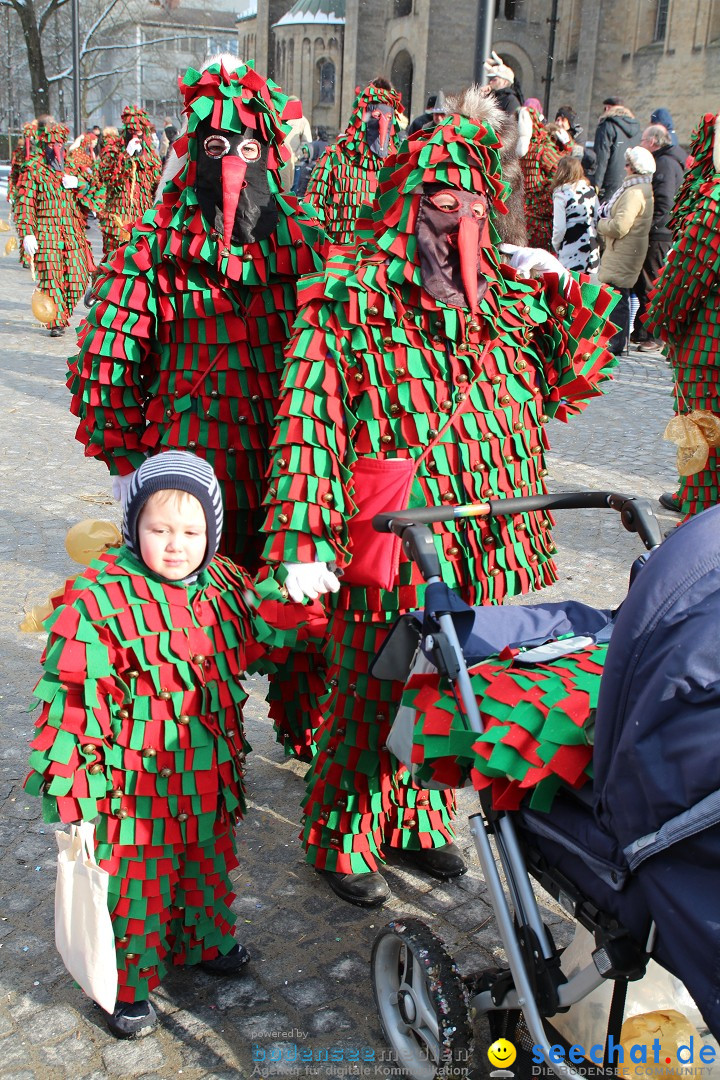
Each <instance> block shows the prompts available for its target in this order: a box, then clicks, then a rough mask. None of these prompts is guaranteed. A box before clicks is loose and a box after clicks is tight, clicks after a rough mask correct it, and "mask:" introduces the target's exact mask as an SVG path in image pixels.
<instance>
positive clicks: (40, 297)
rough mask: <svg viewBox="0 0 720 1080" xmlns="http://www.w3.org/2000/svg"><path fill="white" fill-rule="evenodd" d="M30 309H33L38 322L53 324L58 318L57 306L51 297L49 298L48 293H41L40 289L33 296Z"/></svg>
mask: <svg viewBox="0 0 720 1080" xmlns="http://www.w3.org/2000/svg"><path fill="white" fill-rule="evenodd" d="M30 307H31V308H32V313H33V315H34V316H35V318H36V319H37V321H38V322H41V323H51V322H52V321H53V320H54V319H56V318H57V313H58V309H57V304H56V303H55V301H54V300H53V298H52V297H51V296H48V294H47V293H44V292H41V291H40V289H36V290H35V292H34V293H33V294H32V299H31V301H30Z"/></svg>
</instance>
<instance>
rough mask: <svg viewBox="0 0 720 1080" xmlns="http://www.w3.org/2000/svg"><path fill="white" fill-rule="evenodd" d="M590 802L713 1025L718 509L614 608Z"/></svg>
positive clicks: (683, 535)
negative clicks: (617, 609) (632, 872)
mask: <svg viewBox="0 0 720 1080" xmlns="http://www.w3.org/2000/svg"><path fill="white" fill-rule="evenodd" d="M593 761H594V769H595V782H594V797H595V810H596V813H597V816H598V818H599V820H600V822H601V823H602V825H603V827H604V828H605V829H606V830H607V832H609V833H610V834H611V835H613V836H615V837H616V838H617V840H618V841H619V843H620V844H621V845H622V847H623V849H624V850H625V854H626V857H627V859H628V862H629V864H630V866H631V868H632V869H633V870H635V871H636V873H637V875H638V879H639V881H640V883H641V885H642V887H643V890H644V893H645V895H646V898H647V902H648V905H649V908H650V911H651V913H652V916H653V918H654V920H655V922H656V924H657V927H658V947H657V952H656V955H657V958H658V959H659V960H660V961H661V963H663V964H665V966H666V967H669V968H670V970H672V971H674V972H675V973H676V974H677V975H678V976H679V977H680V978H681V979H682V980H683V982H684V983H685V985H686V986H687V988H688V990H689V991H690V993H691V994H692V995H693V997H694V998H695V1000H696V1002H697V1004H698V1007H699V1008H700V1010H701V1012H702V1013H703V1015H704V1017H705V1019H706V1021H707V1023H708V1025H709V1027H710V1029H711V1030H712V1031H713V1033H714V1034H715V1035H718V1034H719V1033H720V506H718V507H714V508H713V509H711V510H707V511H705V513H703V514H700V515H698V516H697V517H695V518H693V519H692V520H690V521H688V522H687V523H686V524H684V525H681V526H680V527H679V528H678V529H677V530H675V532H673V533H672V534H671V535H670V536H669V537H668V539H667V540H666V541H665V542H664V543H663V544H662V546H661V547H660V548H659V549H658V550H657V551H656V552H655V553H654V554H653V555H652V556H651V557H650V559H649V560H648V562H647V564H646V565H645V566H644V567H643V569H642V571H641V572H640V573H639V574H638V575H637V577H636V579H635V581H634V583H633V585H632V587H631V589H630V592H629V593H628V596H627V599H626V600H625V602H624V604H623V605H622V607H621V609H620V612H619V613H618V616H617V619H616V622H615V629H614V632H613V636H612V639H611V642H610V647H609V650H608V655H607V659H606V662H605V669H604V673H603V678H602V683H601V689H600V698H599V702H598V709H597V718H596V725H595V748H594V755H593Z"/></svg>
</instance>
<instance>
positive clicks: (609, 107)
mask: <svg viewBox="0 0 720 1080" xmlns="http://www.w3.org/2000/svg"><path fill="white" fill-rule="evenodd" d="M603 106H604V109H605V111H604V113H603V115H602V116H601V117H600V120H599V122H598V126H597V129H596V131H595V145H594V149H595V154H596V156H597V162H596V164H595V173H594V175H593V176H591V177H590V181H591V182H592V183H593V184H594V185H595V187H596V188H597V190H598V195H599V196H600V198H601V200H603V199H608V198H610V196H611V195H612V194H613V192H614V191H616V190H617V189H618V188H619V187H620V185H621V184H622V182H623V179H624V176H625V172H624V168H625V157H624V154H625V151H626V150H627V148H628V147H629V146H637V144H638V143H639V142H640V121H639V120H638V119H637V118H636V117H635V116H633V114H632V113H631V112H630V110H629V109H626V108H625V106H624V105H623V103H622V101H621V100H620V98H615V97H611V98H605V101H604V102H603Z"/></svg>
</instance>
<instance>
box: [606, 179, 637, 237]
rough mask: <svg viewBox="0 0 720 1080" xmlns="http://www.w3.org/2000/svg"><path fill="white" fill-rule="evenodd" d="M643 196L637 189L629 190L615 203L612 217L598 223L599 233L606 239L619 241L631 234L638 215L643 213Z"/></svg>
mask: <svg viewBox="0 0 720 1080" xmlns="http://www.w3.org/2000/svg"><path fill="white" fill-rule="evenodd" d="M643 206H644V202H643V196H642V193H641V192H639V191H638V189H637V187H634V188H628V189H627V190H626V191H624V192H623V194H622V195H621V196H620V198H619V199H618V201H617V202H616V203H615V205H614V207H613V209H612V212H611V215H610V217H607V218H601V219H600V221H599V222H598V233H599V234H600V236H603V237H605V239H611V240H619V239H620V238H621V237H623V236H627V234H628V233H629V232H630V230H631V228H632V227H633V224H634V223H635V219H636V218H637V216H638V214H641V213H642V211H643Z"/></svg>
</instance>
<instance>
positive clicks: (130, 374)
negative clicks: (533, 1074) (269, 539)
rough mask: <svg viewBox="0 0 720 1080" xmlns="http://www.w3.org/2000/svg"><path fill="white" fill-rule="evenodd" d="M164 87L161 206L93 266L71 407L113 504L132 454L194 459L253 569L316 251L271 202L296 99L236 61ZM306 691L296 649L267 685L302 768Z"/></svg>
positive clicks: (281, 197) (299, 212) (312, 721)
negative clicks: (180, 118) (286, 381)
mask: <svg viewBox="0 0 720 1080" xmlns="http://www.w3.org/2000/svg"><path fill="white" fill-rule="evenodd" d="M180 88H181V91H182V94H183V97H184V100H185V113H186V116H187V131H186V132H185V134H183V135H181V136H180V138H179V139H178V140H177V141H176V142H175V143H174V144H173V148H172V151H171V159H170V160H169V163H168V165H166V176H168V177H169V179H168V181H167V183H166V185H165V188H164V194H163V198H162V201H161V202H160V203H159V204H158V205H157V206H155V207H153V208H152V209H151V210H149V211H148V212H147V213H146V214H145V216H144V218H143V220H142V222H140V223H138V224H137V225H136V226H135V228H134V229H133V231H132V236H131V238H130V240H129V242H128V243H127V244H126V245H125V246H124V247H123V248H120V250H119V251H117V252H116V253H115V255H114V256H113V257H112V258H111V259H110V261H109V263H108V264H107V266H106V267H104V268H103V269H104V275H103V276H102V277H101V279H100V281H99V282H98V284H97V286H96V289H95V292H96V295H97V302H96V303H95V305H94V307H93V308H92V310H91V311H90V312H89V314H88V316H87V320H86V322H84V323H83V325H82V327H81V329H80V336H79V343H80V353H79V355H78V356H77V357H75V358H74V359H73V360H71V363H70V372H71V373H70V379H69V383H68V385H69V386H70V389H71V391H72V404H71V409H72V411H73V412H74V413H75V414H76V415H77V416H78V418H79V421H80V423H79V426H78V429H77V438H78V439H79V440H80V442H81V443H83V445H84V446H85V452H86V454H87V455H88V456H89V457H96V458H99V459H100V461H102V462H103V463H104V464H105V465H106V466H107V467H108V468H109V469H110V472H111V474H112V476H113V485H114V489H115V490H116V493H117V495H118V497H119V496H120V494H121V488H122V487H123V486H124V485H126V484H127V482H128V478H129V477H130V475H131V474H132V472H133V470H134V469H136V468H137V467H138V466H139V465H140V464H141V463H142V462H143V460H144V459H145V456H146V455H148V454H150V455H151V454H157V453H160V452H162V451H165V450H168V449H173V448H180V449H189V450H192V451H194V452H195V453H197V454H199V455H201V456H202V457H204V458H207V460H208V461H209V462H210V464H211V465H212V466H213V468H214V470H215V473H216V475H217V477H218V480H219V482H220V485H221V488H222V492H223V499H224V503H225V520H226V531H225V534H224V538H223V549H222V550H223V552H224V553H225V554H228V555H230V556H231V557H232V558H234V559H236V560H237V561H238V562H240V563H241V564H242V565H243V566H245V567H247V568H248V569H249V570H250V571H251V572H253V571H255V570H257V569H258V567H259V565H260V552H261V549H262V538H261V537H260V536H259V532H260V526H261V524H262V520H263V517H264V513H263V511H262V509H261V504H262V498H263V495H264V494H265V491H266V487H267V480H266V473H267V468H268V463H269V455H268V450H269V446H270V439H271V435H272V429H273V421H274V415H275V410H276V407H277V399H278V392H279V386H280V375H281V373H282V368H283V362H284V361H283V350H284V347H285V345H286V344H287V341H288V339H289V336H290V327H291V325H292V320H293V318H294V315H295V312H296V309H297V279H298V277H299V276H300V275H301V274H306V273H308V272H310V271H313V270H317V269H319V267H320V265H321V255H322V252H323V250H324V248H325V245H326V243H327V240H326V237H325V235H324V233H323V232H322V230H321V229H320V228H319V226H318V224H317V221H316V219H315V217H314V216H313V215H311V214H310V213H309V212H308V211H306V210H304V209H303V208H302V207H301V205H300V204H299V203H298V201H297V200H296V199H295V198H294V197H293V196H291V195H286V194H283V193H282V182H281V175H280V170H281V168H282V166H283V164H284V162H285V161H287V160H288V156H289V151H288V149H287V147H286V146H285V143H284V139H285V135H286V133H287V130H288V127H289V125H288V120H289V118H291V117H292V116H294V115H295V114H296V112H298V111H299V109H300V107H301V106H300V103H299V102H297V101H296V102H291V101H289V100H288V98H287V97H286V96H285V95H284V94H283V93H281V91H280V89H279V88H278V87H277V86H276V85H275V84H274V83H273V82H269V81H266V80H265V79H264V78H263V77H262V76H260V75H259V74H258V73H257V72H256V71H255V70H254V68H253V67H252V65H251V64H248V65H245V64H243V63H241V62H239V61H238V60H237V57H227V58H221V59H220V60H217V61H215V62H211V63H210V64H209V65H208V67H207V68H206V69H205V70H204V71H195V70H193V69H191V70H190V71H188V72H187V74H186V75H185V77H184V78H183V80H182V81H181V84H180ZM322 688H323V683H322V681H321V680H320V677H319V675H318V674H317V673H316V672H315V668H314V661H313V659H312V657H311V655H310V654H309V653H304V654H298V655H297V656H295V657H294V658H293V663H292V670H290V671H284V672H283V673H282V674H280V675H278V676H276V677H274V678H273V679H272V680H271V686H270V701H271V715H272V717H273V720H274V722H275V724H276V730H277V732H278V737H279V740H280V741H281V742H282V743H283V745H284V746H285V749H286V751H287V752H288V753H290V754H295V755H297V756H300V757H306V758H307V759H308V760H309V757H310V755H311V750H312V739H311V733H312V729H313V727H314V726H316V722H317V713H316V706H315V705H314V694H315V693H316V692H319V691H321V690H322Z"/></svg>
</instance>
